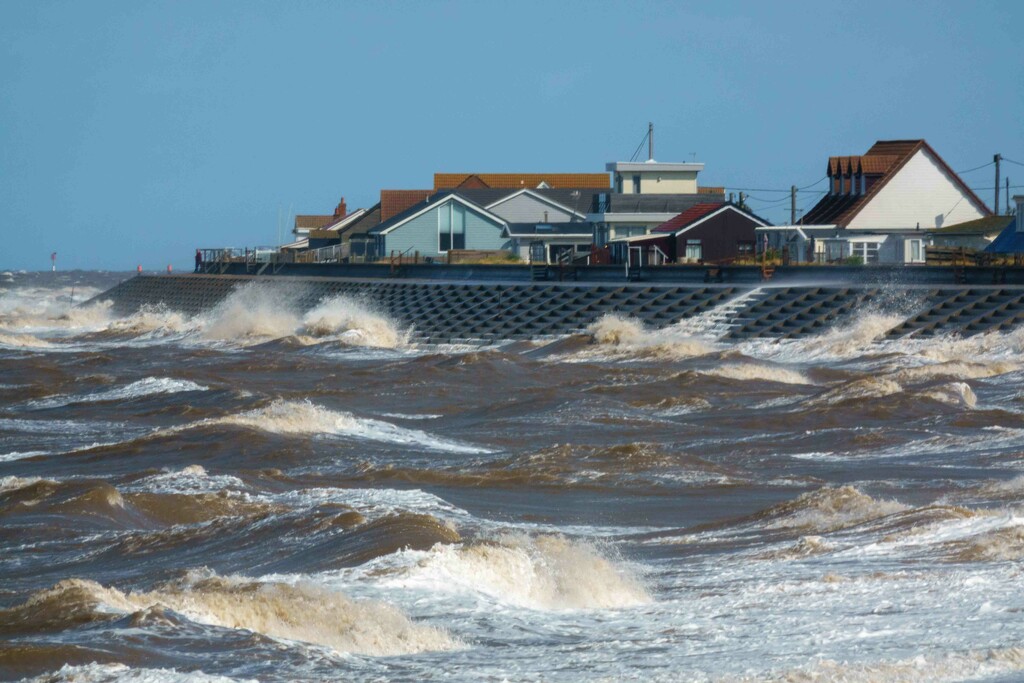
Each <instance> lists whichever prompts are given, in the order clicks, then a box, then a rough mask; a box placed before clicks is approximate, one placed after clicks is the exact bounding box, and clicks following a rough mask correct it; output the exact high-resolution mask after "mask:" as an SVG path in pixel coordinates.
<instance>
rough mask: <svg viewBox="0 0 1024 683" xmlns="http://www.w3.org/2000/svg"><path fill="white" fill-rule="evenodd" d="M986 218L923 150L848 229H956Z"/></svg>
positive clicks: (865, 208) (919, 151) (875, 197)
mask: <svg viewBox="0 0 1024 683" xmlns="http://www.w3.org/2000/svg"><path fill="white" fill-rule="evenodd" d="M984 215H985V214H984V213H983V212H982V210H981V209H980V208H979V207H978V206H976V205H975V204H974V203H973V202H972V200H971V199H970V198H969V195H967V194H966V193H965V192H963V191H962V190H961V189H960V187H959V186H957V185H956V184H955V183H954V181H953V179H952V178H951V177H950V176H949V175H948V174H947V173H946V172H945V171H944V169H943V168H942V166H941V165H940V164H939V163H938V162H937V161H936V160H935V159H933V158H932V157H931V155H930V154H928V153H927V152H926V151H925V150H923V149H922V150H918V152H917V153H916V154H915V155H914V156H913V157H912V158H911V159H910V161H908V162H907V164H906V165H905V166H904V167H903V168H901V169H900V170H899V172H897V174H896V176H895V177H894V178H893V179H892V180H890V181H889V182H888V183H887V184H886V186H885V187H883V188H882V190H881V191H880V192H879V193H878V194H877V195H875V196H874V197H873V198H872V199H871V201H870V202H869V203H868V205H867V206H865V207H864V208H863V209H862V210H861V212H860V213H858V214H857V216H856V217H855V218H854V219H853V221H851V222H850V224H849V225H848V226H847V227H848V228H850V229H853V230H858V229H859V230H864V229H868V230H870V229H882V230H885V229H892V228H914V227H916V226H917V225H918V223H920V225H921V229H922V230H928V229H932V228H941V227H943V226H949V225H955V224H957V223H963V222H964V221H972V220H974V219H976V218H981V217H983V216H984Z"/></svg>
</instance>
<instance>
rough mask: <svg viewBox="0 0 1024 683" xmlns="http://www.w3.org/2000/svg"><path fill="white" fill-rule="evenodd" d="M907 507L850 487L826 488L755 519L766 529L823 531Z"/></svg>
mask: <svg viewBox="0 0 1024 683" xmlns="http://www.w3.org/2000/svg"><path fill="white" fill-rule="evenodd" d="M907 509H909V508H908V506H906V505H904V504H902V503H898V502H896V501H893V500H876V499H875V498H872V497H871V496H869V495H867V494H864V493H861V492H860V491H858V490H857V489H855V488H854V487H852V486H840V487H838V488H831V487H826V488H822V489H818V490H817V491H811V492H809V493H804V494H802V495H801V496H799V497H798V498H796V499H795V500H791V501H788V502H785V503H781V504H779V505H775V506H772V507H770V508H768V509H767V510H764V511H763V512H760V513H758V514H757V515H756V516H755V517H756V518H759V519H760V520H762V521H764V522H765V526H766V527H767V528H769V529H802V530H807V531H817V532H827V531H836V530H838V529H845V528H847V527H851V526H856V525H858V524H863V523H864V522H868V521H871V520H875V519H879V518H882V517H888V516H889V515H893V514H896V513H899V512H903V511H904V510H907Z"/></svg>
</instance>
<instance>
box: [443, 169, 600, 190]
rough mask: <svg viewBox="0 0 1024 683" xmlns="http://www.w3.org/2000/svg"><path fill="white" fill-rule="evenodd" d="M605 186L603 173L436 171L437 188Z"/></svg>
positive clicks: (557, 188)
mask: <svg viewBox="0 0 1024 683" xmlns="http://www.w3.org/2000/svg"><path fill="white" fill-rule="evenodd" d="M593 187H600V188H607V187H608V176H607V175H605V174H604V173H435V174H434V191H435V192H439V191H440V190H487V189H492V190H528V189H535V190H565V189H570V190H572V189H587V188H593Z"/></svg>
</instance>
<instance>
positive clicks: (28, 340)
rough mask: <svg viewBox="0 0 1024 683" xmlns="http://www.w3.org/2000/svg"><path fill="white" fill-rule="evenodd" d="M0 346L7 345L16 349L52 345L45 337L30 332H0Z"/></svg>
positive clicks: (41, 347)
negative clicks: (40, 337) (41, 337)
mask: <svg viewBox="0 0 1024 683" xmlns="http://www.w3.org/2000/svg"><path fill="white" fill-rule="evenodd" d="M0 346H8V347H12V348H16V349H45V348H50V347H52V346H53V344H52V343H50V342H48V341H46V340H45V339H39V338H38V337H33V336H32V335H30V334H3V333H0Z"/></svg>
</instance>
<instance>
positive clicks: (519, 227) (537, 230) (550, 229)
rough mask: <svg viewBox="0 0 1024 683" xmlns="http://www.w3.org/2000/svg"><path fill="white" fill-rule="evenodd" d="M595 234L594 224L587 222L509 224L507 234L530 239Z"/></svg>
mask: <svg viewBox="0 0 1024 683" xmlns="http://www.w3.org/2000/svg"><path fill="white" fill-rule="evenodd" d="M593 233H594V224H593V223H587V222H585V221H574V222H572V223H509V224H508V228H507V229H506V234H507V235H508V236H509V237H529V236H534V235H540V236H543V235H551V236H558V235H587V236H591V235H593Z"/></svg>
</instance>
